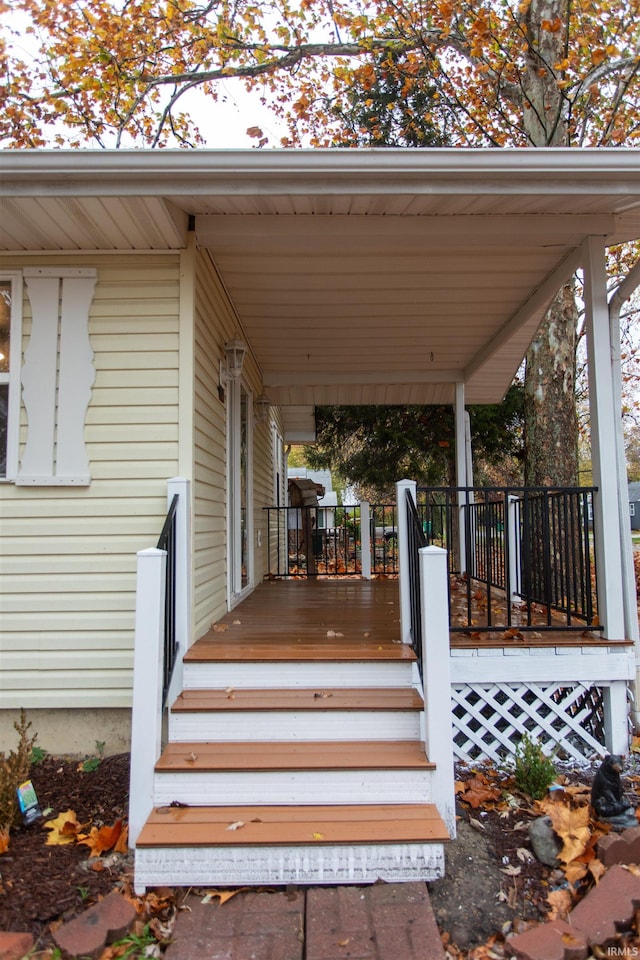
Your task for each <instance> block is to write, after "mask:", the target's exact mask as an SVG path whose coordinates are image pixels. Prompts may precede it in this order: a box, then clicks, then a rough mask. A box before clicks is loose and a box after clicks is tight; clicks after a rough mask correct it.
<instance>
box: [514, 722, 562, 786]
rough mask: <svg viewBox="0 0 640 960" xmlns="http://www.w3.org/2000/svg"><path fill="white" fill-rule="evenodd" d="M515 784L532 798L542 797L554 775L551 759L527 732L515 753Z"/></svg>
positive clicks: (554, 770) (554, 769)
mask: <svg viewBox="0 0 640 960" xmlns="http://www.w3.org/2000/svg"><path fill="white" fill-rule="evenodd" d="M514 776H515V781H516V786H517V787H518V788H519V789H520V790H522V791H523V793H526V794H528V795H529V796H530V797H531V798H532V799H533V800H540V799H541V798H542V797H544V795H545V793H546V792H547V790H548V788H549V787H550V786H551V784H552V783H553V781H554V780H555V777H556V768H555V766H554V763H553V760H552V759H551V758H550V757H547V756H546V754H545V753H543V751H542V747H541V746H540V744H539V743H537V742H534V741H533V740H532V739H531V737H530V736H529V734H528V733H525V734H523V736H522V739H521V740H520V743H519V744H518V746H517V747H516V754H515V773H514Z"/></svg>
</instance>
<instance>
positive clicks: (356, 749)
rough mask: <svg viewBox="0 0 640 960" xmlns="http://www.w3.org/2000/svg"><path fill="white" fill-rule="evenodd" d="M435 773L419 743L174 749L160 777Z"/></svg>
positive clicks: (160, 763) (217, 745) (220, 745)
mask: <svg viewBox="0 0 640 960" xmlns="http://www.w3.org/2000/svg"><path fill="white" fill-rule="evenodd" d="M390 768H391V769H407V768H415V769H423V770H432V769H434V768H435V764H433V763H431V762H430V761H429V760H428V759H427V757H426V756H425V754H424V747H423V744H422V743H421V742H420V741H418V740H392V741H343V740H340V741H333V742H316V741H303V740H300V741H296V742H289V741H284V742H276V743H274V742H261V741H251V742H237V741H228V742H224V741H220V742H218V741H216V742H203V743H191V742H190V743H168V744H167V746H166V747H165V749H164V750H163V752H162V756H161V757H160V759H159V760H158V761H157V763H156V765H155V769H156V770H157V771H158V772H159V773H160V772H188V771H200V772H201V771H204V770H218V771H220V770H238V771H248V770H371V769H390Z"/></svg>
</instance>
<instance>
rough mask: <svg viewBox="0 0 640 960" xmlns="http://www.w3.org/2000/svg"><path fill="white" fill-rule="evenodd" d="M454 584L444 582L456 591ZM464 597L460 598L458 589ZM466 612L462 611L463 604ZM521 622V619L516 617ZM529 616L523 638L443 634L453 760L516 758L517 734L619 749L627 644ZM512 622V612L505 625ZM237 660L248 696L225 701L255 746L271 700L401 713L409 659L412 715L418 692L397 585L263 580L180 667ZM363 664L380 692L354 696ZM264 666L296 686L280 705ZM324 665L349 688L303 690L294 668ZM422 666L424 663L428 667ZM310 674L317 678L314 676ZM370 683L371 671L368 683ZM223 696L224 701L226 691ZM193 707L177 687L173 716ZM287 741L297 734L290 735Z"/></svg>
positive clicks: (574, 747) (566, 752)
mask: <svg viewBox="0 0 640 960" xmlns="http://www.w3.org/2000/svg"><path fill="white" fill-rule="evenodd" d="M457 579H458V578H456V577H452V578H451V580H452V581H453V587H454V590H455V588H456V583H457ZM463 592H464V593H465V594H466V582H465V588H464V591H463ZM474 594H475V597H476V600H475V606H476V608H478V610H479V614H478V615H479V616H481V615H482V614H483V613H484V614H485V615H486V600H485V598H486V594H484V593H481V592H480V591H479V590H478V589H477V587H476V588H474ZM463 605H464V606H465V608H466V600H464V599H463ZM453 612H454V616H453V620H455V619H456V617H457V616H459V615H460V614H458V613H456V606H455V600H454V607H453ZM521 616H522V619H523V624H524V623H525V622H526V618H525V617H524V613H523V612H522V611H521ZM538 616H539V619H540V623H539V625H538V626H539V627H540V629H539V630H536V629H534V630H532V631H530V632H528V633H522V632H520V630H519V629H518V628H517V627H512V628H510V629H503V630H500V631H499V632H491V631H483V630H482V628H477V629H475V630H473V631H472V632H471V633H470V632H462V631H460V630H459V629H455V628H454V629H453V630H451V631H450V634H449V671H450V682H451V701H452V702H451V708H452V723H453V755H454V758H455V759H456V760H459V761H467V762H473V761H477V760H486V759H490V760H494V761H496V762H501V761H503V760H504V759H505V758H507V757H509V756H513V753H514V751H515V748H516V746H517V743H518V741H519V739H520V738H521V736H522V735H523V734H524V733H525V732H527V733H528V734H529V735H530V736H532V737H533V738H534V739H537V740H540V742H541V743H542V744H543V745H544V746H545V749H546V750H547V751H548V752H554V753H555V755H556V756H558V757H559V758H564V759H574V760H580V759H583V758H586V757H590V756H593V755H598V754H602V753H603V752H604V751H605V750H609V752H622V753H626V751H627V736H628V734H627V719H628V706H627V682H628V681H630V680H632V679H633V664H634V660H633V644H632V643H631V642H630V641H613V640H603V639H602V638H601V637H600V635H599V634H598V633H597V632H594V631H590V630H588V629H587V628H585V627H584V626H578V627H575V628H574V629H573V630H567V629H566V626H565V624H564V622H563V620H562V618H561V617H560V616H558V617H556V626H557V629H553V623H552V625H551V627H549V626H548V620H549V615H548V612H547V611H546V610H544V611H543V610H540V611H539V613H538ZM516 617H517V612H516V613H515V614H514V617H513V620H512V622H515V619H516ZM535 626H536V624H535V623H534V627H535ZM426 655H427V657H428V656H429V654H428V652H427V654H426ZM238 660H241V661H242V662H243V664H246V666H243V667H242V670H241V674H240V675H239V677H238V679H239V680H240V682H241V683H242V684H243V685H246V684H253V685H254V687H255V688H257V689H253V690H236V689H234V691H233V694H232V697H233V702H232V703H226V704H224V706H225V707H226V708H229V707H230V708H231V709H244V710H247V709H250V710H252V711H255V716H254V717H253V720H254V721H255V725H254V726H253V728H252V729H253V733H252V736H253V737H254V738H256V737H257V739H263V736H264V729H265V728H264V727H263V728H262V731H263V733H262V734H261V733H260V726H259V724H260V715H262V718H264V712H265V711H268V710H273V709H277V708H278V705H279V706H280V707H281V708H285V707H286V708H287V709H291V708H295V709H297V710H299V711H301V713H302V715H303V716H304V712H305V711H309V710H314V709H315V710H317V709H319V708H322V709H323V710H326V711H329V712H332V713H334V715H335V717H336V724H337V725H339V723H340V722H341V721H340V720H339V719H338V715H339V714H340V712H341V711H347V712H348V711H352V710H353V709H355V708H357V707H360V708H363V709H366V710H370V711H373V710H377V711H380V710H383V709H387V710H391V711H393V710H398V709H402V708H406V706H407V703H408V702H409V701H408V700H407V699H404V698H403V697H402V696H398V694H397V693H396V694H392V693H391V691H389V690H388V689H384V688H385V687H388V685H389V684H391V683H393V682H394V675H395V671H397V666H396V665H397V664H398V663H407V662H409V663H413V664H414V667H413V682H414V690H413V699H412V700H411V703H412V704H413V707H414V708H415V707H416V705H417V701H416V699H415V698H416V697H418V696H420V692H419V691H420V687H421V679H420V672H419V668H418V664H419V657H418V656H417V655H416V653H415V652H414V650H413V648H412V646H411V645H410V644H407V643H403V642H402V640H401V614H400V584H399V581H398V579H386V578H380V579H373V580H363V579H361V578H359V577H350V578H348V579H347V578H339V577H336V578H332V579H328V578H317V579H289V580H268V581H266V582H265V583H263V584H261V585H259V586H258V587H257V588H256V589H255V590H254V592H253V593H252V594H251V595H250V596H249V597H248V598H247V599H246V600H245V601H244V602H243V603H241V604H240V605H239V606H238V607H236V608H235V609H234V610H233V611H231V612H230V613H228V614H227V615H226V616H224V617H222V618H221V620H220V621H219V622H218V623H216V624H214V625H213V626H212V628H211V629H210V630H209V632H208V633H207V634H206V635H205V636H204V637H202V638H201V639H200V640H198V641H197V642H196V643H195V644H194V645H193V646H192V647H191V648H190V649H189V651H188V652H187V654H186V656H185V662H189V663H196V662H198V663H202V664H204V663H209V664H214V663H221V662H224V661H238ZM363 660H367V661H369V662H370V663H375V664H378V665H379V670H378V675H377V678H376V680H375V682H376V683H378V684H379V689H377V690H376V689H375V688H372V689H369V690H362V689H359V688H360V687H361V685H362V682H363V674H362V671H361V670H360V668H359V663H361V662H362V661H363ZM264 661H272V662H280V664H281V671H280V676H279V683H280V685H281V686H286V687H294V688H297V693H296V694H294V695H289V696H287V697H284V698H283V696H282V693H283V691H282V690H279V691H274V692H273V693H272V694H271V696H269V694H268V691H267V690H266V689H264V686H265V677H264V671H262V670H261V667H260V664H261V662H264ZM332 661H333V662H335V661H340V663H341V666H340V672H341V683H343V684H347V687H346V688H345V689H344V690H341V691H340V693H339V694H337V693H336V691H335V690H334V691H333V692H332V693H331V696H330V697H328V696H323V691H322V690H315V689H312V690H310V689H301V688H300V685H301V684H302V685H304V684H305V683H307V682H308V681H309V677H310V674H309V673H308V672H306V671H303V670H302V669H301V666H300V665H301V664H303V663H304V664H305V665H309V664H316V665H321V664H322V663H328V662H332ZM430 662H431V658H430V657H429V659H428V660H427V669H429V665H430ZM434 668H435V667H434V665H432V666H431V669H434ZM311 669H312V670H313V669H314V668H313V667H312V668H311ZM315 669H317V670H321V669H322V668H321V666H320V667H319V668H318V667H315ZM359 671H360V672H359ZM318 679H319V681H321V680H322V674H321V673H320V672H319V673H318ZM371 682H372V680H371V674H370V675H369V679H368V680H367V683H371ZM321 685H322V684H321V682H320V686H321ZM260 688H262V690H260ZM325 694H326V691H325ZM225 697H226V698H227V700H228V695H227V694H225ZM421 700H422V698H421V696H420V702H421ZM199 706H200V707H201V708H202V706H203V704H202V700H201V699H200V698H199V697H198V694H197V693H194V692H192V691H185V692H184V694H183V695H182V696H181V697H180V698H179V699H178V701H177V702H176V707H174V709H176V708H177V709H178V710H180V711H181V712H185V713H186V712H188V711H193V712H195V711H197V710H198V707H199ZM420 708H421V707H420ZM343 719H344V718H343ZM301 722H302V721H301ZM380 727H381V729H382V732H381V731H380V729H378V726H375V725H373V724H371V726H370V728H369V735H370V736H372V737H374V738H382V737H383V736H384V732H383V731H384V723H382V724H381V725H380ZM256 730H257V731H258V732H257V733H256ZM376 731H377V732H376ZM291 736H292V737H297V736H299V733H298V732H296V731H294V730H292V731H291ZM267 739H268V737H267Z"/></svg>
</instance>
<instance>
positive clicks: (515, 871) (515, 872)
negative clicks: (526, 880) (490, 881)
mask: <svg viewBox="0 0 640 960" xmlns="http://www.w3.org/2000/svg"><path fill="white" fill-rule="evenodd" d="M500 872H501V873H506V875H507V876H508V877H518V876H520V874H521V873H522V867H514V865H513V864H512V863H510V864H509V866H508V867H502V868H501V871H500Z"/></svg>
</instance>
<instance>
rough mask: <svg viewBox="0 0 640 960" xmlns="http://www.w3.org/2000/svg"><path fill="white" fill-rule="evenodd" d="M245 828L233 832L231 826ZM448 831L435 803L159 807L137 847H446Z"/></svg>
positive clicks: (146, 825) (153, 813) (151, 817)
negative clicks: (437, 844)
mask: <svg viewBox="0 0 640 960" xmlns="http://www.w3.org/2000/svg"><path fill="white" fill-rule="evenodd" d="M235 823H240V824H242V826H239V827H238V828H236V829H234V830H230V829H229V827H230V825H231V824H235ZM448 839H449V835H448V833H447V828H446V826H445V824H444V822H443V821H442V819H441V817H440V815H439V814H438V811H437V809H436V807H435V806H434V805H433V804H384V805H380V804H371V805H346V806H316V805H313V806H273V807H272V806H247V807H243V806H234V807H157V808H156V809H155V810H153V811H152V813H151V814H150V816H149V818H148V819H147V822H146V824H145V825H144V827H143V829H142V831H141V833H140V836H139V837H138V840H137V841H136V845H137V846H139V847H187V846H251V845H255V844H264V845H269V844H308V845H310V846H311V845H315V844H325V845H326V844H349V843H442V842H445V841H447V840H448Z"/></svg>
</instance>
